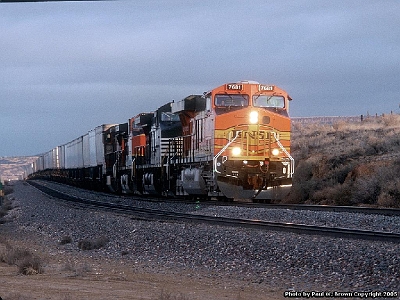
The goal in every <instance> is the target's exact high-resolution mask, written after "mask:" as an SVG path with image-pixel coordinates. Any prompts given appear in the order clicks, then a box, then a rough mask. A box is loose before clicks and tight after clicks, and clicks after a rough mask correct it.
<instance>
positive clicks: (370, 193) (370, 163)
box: [284, 115, 400, 207]
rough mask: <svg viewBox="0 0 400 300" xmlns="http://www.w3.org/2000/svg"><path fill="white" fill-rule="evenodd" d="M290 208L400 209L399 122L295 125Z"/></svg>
mask: <svg viewBox="0 0 400 300" xmlns="http://www.w3.org/2000/svg"><path fill="white" fill-rule="evenodd" d="M292 155H293V157H294V158H295V161H296V169H295V176H294V183H293V188H292V191H291V193H290V195H289V196H288V197H287V198H286V199H285V200H284V202H287V203H310V204H333V205H372V206H387V207H400V176H399V175H400V116H399V115H386V116H381V117H369V118H364V120H363V121H362V122H361V121H360V120H357V121H355V120H350V121H346V120H342V121H339V122H336V123H333V124H318V123H301V122H295V121H294V122H293V126H292Z"/></svg>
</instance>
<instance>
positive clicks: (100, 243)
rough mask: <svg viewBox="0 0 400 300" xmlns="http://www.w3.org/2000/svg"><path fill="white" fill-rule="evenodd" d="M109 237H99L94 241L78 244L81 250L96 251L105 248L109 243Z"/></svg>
mask: <svg viewBox="0 0 400 300" xmlns="http://www.w3.org/2000/svg"><path fill="white" fill-rule="evenodd" d="M108 241H109V240H108V238H107V237H104V236H102V237H99V238H94V239H84V240H81V241H79V242H78V248H79V249H81V250H94V249H100V248H102V247H104V246H105V245H106V244H107V243H108Z"/></svg>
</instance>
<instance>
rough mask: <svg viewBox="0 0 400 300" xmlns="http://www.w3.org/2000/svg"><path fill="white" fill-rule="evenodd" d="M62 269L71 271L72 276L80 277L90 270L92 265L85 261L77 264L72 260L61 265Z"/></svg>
mask: <svg viewBox="0 0 400 300" xmlns="http://www.w3.org/2000/svg"><path fill="white" fill-rule="evenodd" d="M63 271H67V272H72V273H73V275H72V276H74V277H82V276H85V275H86V274H87V273H90V272H92V267H91V266H90V265H89V264H87V263H84V264H79V265H77V264H76V263H74V262H67V263H66V264H65V265H64V267H63Z"/></svg>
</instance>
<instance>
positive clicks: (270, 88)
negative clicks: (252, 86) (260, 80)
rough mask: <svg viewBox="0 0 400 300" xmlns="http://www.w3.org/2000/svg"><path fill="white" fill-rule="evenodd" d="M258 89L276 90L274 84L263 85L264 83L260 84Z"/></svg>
mask: <svg viewBox="0 0 400 300" xmlns="http://www.w3.org/2000/svg"><path fill="white" fill-rule="evenodd" d="M258 90H259V91H273V90H274V86H273V85H263V84H260V85H259V86H258Z"/></svg>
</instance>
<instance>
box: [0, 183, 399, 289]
mask: <svg viewBox="0 0 400 300" xmlns="http://www.w3.org/2000/svg"><path fill="white" fill-rule="evenodd" d="M57 186H59V188H60V189H65V191H66V192H68V193H71V194H73V193H79V195H80V196H81V197H86V195H82V193H85V192H82V191H81V190H76V189H73V188H70V187H67V186H61V185H57ZM90 195H92V196H90ZM11 196H12V198H13V204H14V206H18V207H17V208H15V209H14V210H12V211H11V212H10V214H9V216H7V218H12V219H13V223H16V224H17V226H18V230H20V231H22V232H24V233H28V234H29V233H34V234H39V235H40V236H41V237H42V239H41V242H42V243H44V244H47V243H54V244H55V245H56V249H57V250H56V251H58V252H60V253H62V252H68V253H70V254H76V255H84V256H90V257H95V258H98V259H99V260H103V259H105V260H107V259H116V258H119V259H121V260H123V261H124V262H125V263H126V264H130V265H131V266H132V269H133V271H134V270H135V268H144V269H146V270H149V271H152V272H160V273H174V272H184V273H186V274H187V276H193V277H196V276H207V277H211V278H216V279H224V280H225V279H229V278H234V279H240V280H244V281H247V282H249V283H250V284H258V285H260V287H261V286H271V287H275V288H276V287H278V288H282V289H283V290H296V291H300V290H314V291H331V290H332V291H333V290H338V291H373V290H375V291H396V292H398V291H399V290H400V289H399V287H400V270H399V265H400V245H399V244H395V243H386V242H378V241H363V240H355V239H337V238H332V237H322V236H309V235H299V234H294V233H283V232H274V231H261V230H252V229H246V228H237V227H235V228H230V227H222V226H210V225H205V224H193V223H179V222H161V221H145V220H136V219H134V218H132V217H130V216H128V215H116V214H114V213H109V212H106V211H103V210H99V211H97V210H94V209H90V210H85V209H83V208H74V207H71V206H69V205H68V204H65V203H64V202H60V201H58V200H56V199H52V198H51V197H48V196H46V195H44V194H42V193H41V192H39V191H38V190H36V189H35V188H33V187H31V186H29V185H27V184H24V183H22V182H18V183H16V185H15V187H14V193H13V194H12V195H11ZM87 197H88V198H90V197H96V198H103V197H104V200H105V201H113V200H110V199H114V200H115V199H116V198H115V197H110V198H107V197H108V196H106V195H102V194H97V195H96V196H94V194H93V193H88V195H87ZM118 201H128V202H130V203H131V204H132V202H134V201H136V200H131V199H128V200H127V199H122V198H121V199H120V200H118ZM141 202H143V201H141ZM143 205H148V206H151V205H153V206H157V207H154V208H157V209H160V208H162V207H164V206H166V204H160V203H155V204H151V203H146V204H143V203H141V206H143ZM169 209H173V210H176V211H185V212H190V213H198V214H199V213H200V214H209V215H216V216H228V217H241V218H249V219H268V220H269V221H274V220H275V221H281V222H282V221H284V222H294V223H303V224H309V223H310V222H311V223H312V222H313V224H317V225H321V224H322V225H326V226H338V224H339V225H340V226H341V227H350V226H354V228H361V229H362V228H364V227H363V226H365V227H367V229H374V230H383V231H393V232H399V226H400V222H399V217H393V216H379V215H362V214H347V213H325V212H324V213H322V212H307V211H288V210H276V209H274V210H268V211H266V210H265V209H250V208H240V207H201V206H200V207H199V205H194V204H192V205H188V204H179V203H174V204H173V205H169ZM316 213H318V215H316ZM313 220H314V221H313ZM348 224H352V225H349V226H347V225H348ZM1 226H7V224H3V225H1ZM65 237H70V238H71V243H65V244H64V245H61V244H60V241H61V240H63V239H64V238H65ZM94 239H100V240H103V241H105V245H104V246H103V247H102V248H100V249H94V250H82V249H79V247H78V244H79V242H80V241H83V240H94Z"/></svg>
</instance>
